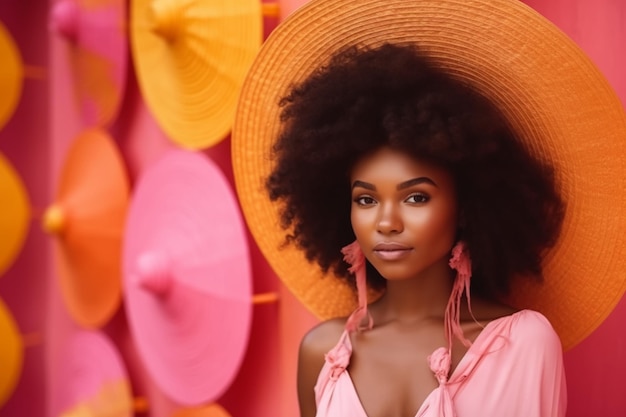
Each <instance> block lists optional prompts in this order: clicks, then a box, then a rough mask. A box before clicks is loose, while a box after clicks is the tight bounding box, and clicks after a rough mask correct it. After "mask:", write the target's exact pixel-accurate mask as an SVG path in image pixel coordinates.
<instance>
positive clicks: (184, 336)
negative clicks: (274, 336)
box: [123, 150, 252, 405]
mask: <svg viewBox="0 0 626 417" xmlns="http://www.w3.org/2000/svg"><path fill="white" fill-rule="evenodd" d="M123 274H124V295H125V307H126V311H127V314H128V318H129V322H130V327H131V329H132V332H133V334H134V337H135V340H136V343H137V347H138V351H139V353H140V355H141V357H142V358H143V360H144V363H145V365H146V368H147V369H148V371H149V372H150V374H151V375H152V377H153V378H154V380H155V381H156V383H157V384H158V385H159V386H160V387H161V389H163V390H164V391H165V392H166V393H167V394H168V395H169V396H171V397H172V399H174V400H175V401H177V402H179V403H181V404H184V405H197V404H201V403H202V404H204V403H207V402H210V401H213V400H214V399H216V398H218V397H219V396H220V395H221V394H222V392H223V391H224V390H225V389H226V388H228V386H229V385H230V383H231V382H232V380H233V379H234V377H235V375H236V373H237V372H238V368H239V366H240V364H241V361H242V359H243V356H244V353H245V350H246V345H247V342H248V336H249V330H250V325H251V313H252V311H251V310H252V295H251V291H252V288H251V286H252V285H251V268H250V260H249V254H248V246H247V240H246V233H245V229H244V223H243V220H242V217H241V214H240V211H239V207H238V204H237V200H236V199H235V195H234V192H233V190H232V188H231V187H230V185H229V184H228V183H227V181H226V179H225V178H224V176H223V174H222V172H221V171H220V170H219V169H218V168H217V167H216V165H214V163H213V162H212V161H211V160H210V159H209V158H207V157H205V156H204V155H202V154H199V153H193V152H188V151H182V150H175V151H171V152H170V153H168V154H167V155H166V156H165V157H164V158H163V159H162V160H161V161H159V162H158V163H157V164H155V165H153V166H152V167H151V168H149V169H148V171H146V172H145V173H144V175H143V176H142V177H141V178H140V180H139V182H138V184H137V186H136V189H135V192H134V195H133V197H132V199H131V205H130V210H129V213H128V221H127V225H126V235H125V239H124V250H123Z"/></svg>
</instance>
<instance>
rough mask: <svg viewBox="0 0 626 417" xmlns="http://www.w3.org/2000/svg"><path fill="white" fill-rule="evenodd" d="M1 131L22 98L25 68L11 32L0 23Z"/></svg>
mask: <svg viewBox="0 0 626 417" xmlns="http://www.w3.org/2000/svg"><path fill="white" fill-rule="evenodd" d="M0 62H2V65H0V92H2V93H0V129H2V128H3V127H4V125H5V124H6V122H7V121H8V120H9V119H10V118H11V116H12V115H13V112H14V111H15V108H16V107H17V104H18V103H19V100H20V96H21V95H22V81H23V79H24V66H23V64H22V57H21V55H20V52H19V49H18V47H17V45H16V44H15V42H14V41H13V38H12V37H11V34H10V33H9V31H8V30H7V29H6V28H5V26H4V25H3V24H2V22H0Z"/></svg>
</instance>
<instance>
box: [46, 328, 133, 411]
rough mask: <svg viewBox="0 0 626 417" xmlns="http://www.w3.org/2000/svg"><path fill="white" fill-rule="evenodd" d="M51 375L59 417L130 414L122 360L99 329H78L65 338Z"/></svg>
mask: <svg viewBox="0 0 626 417" xmlns="http://www.w3.org/2000/svg"><path fill="white" fill-rule="evenodd" d="M57 369H58V372H56V373H55V374H53V375H52V378H53V380H54V381H55V383H54V386H53V388H52V393H53V398H52V403H53V408H58V409H60V410H61V411H60V412H61V414H60V415H61V417H84V416H92V417H132V416H133V415H134V412H133V411H134V405H133V397H132V392H131V387H130V381H129V379H128V376H127V373H126V369H125V368H124V363H123V362H122V359H121V357H120V356H119V353H118V351H117V349H116V348H115V346H114V345H113V344H112V343H111V341H110V340H109V339H108V338H107V337H106V336H105V335H104V334H103V333H101V332H99V331H87V330H80V331H78V332H77V333H75V334H73V335H72V336H71V337H70V338H68V340H67V341H66V346H65V348H64V350H63V354H62V357H61V361H60V363H59V366H58V368H57Z"/></svg>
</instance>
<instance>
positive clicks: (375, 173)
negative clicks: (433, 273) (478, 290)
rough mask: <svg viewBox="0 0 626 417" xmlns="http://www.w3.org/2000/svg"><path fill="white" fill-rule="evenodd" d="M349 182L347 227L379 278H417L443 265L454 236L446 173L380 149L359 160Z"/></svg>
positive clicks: (453, 200)
mask: <svg viewBox="0 0 626 417" xmlns="http://www.w3.org/2000/svg"><path fill="white" fill-rule="evenodd" d="M350 181H351V186H352V206H351V221H352V228H353V230H354V233H355V235H356V238H357V240H358V242H359V244H360V246H361V249H362V250H363V253H364V254H365V257H366V258H367V259H368V260H369V261H370V262H371V263H372V265H373V266H374V267H375V268H376V269H377V270H378V272H379V273H380V274H381V275H382V276H383V277H385V278H386V279H387V280H400V279H408V278H417V277H420V276H422V274H425V273H428V271H430V270H434V269H432V268H431V267H433V266H435V265H437V267H438V268H439V267H441V263H442V262H445V263H446V264H447V262H448V257H449V253H450V249H451V248H452V245H453V244H454V239H455V236H456V231H457V200H456V190H455V186H454V182H453V179H452V176H451V175H450V173H449V172H447V171H446V170H444V169H442V168H439V167H437V166H434V165H431V164H428V163H423V162H420V161H417V160H415V159H413V158H412V157H410V156H408V155H406V154H404V153H402V152H400V151H395V150H392V149H390V148H387V147H384V148H381V149H380V150H377V151H376V152H374V153H372V154H370V155H367V156H366V157H364V158H363V159H362V160H360V161H359V162H358V163H357V164H356V165H355V167H354V169H353V170H352V173H351V177H350ZM439 270H440V269H439Z"/></svg>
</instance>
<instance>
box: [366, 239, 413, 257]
mask: <svg viewBox="0 0 626 417" xmlns="http://www.w3.org/2000/svg"><path fill="white" fill-rule="evenodd" d="M411 250H412V248H411V247H409V246H406V245H403V244H401V243H396V242H384V243H379V244H377V245H376V246H374V255H376V256H377V257H378V258H380V259H382V260H385V261H396V260H398V259H402V258H404V257H406V256H408V255H409V253H410V252H411Z"/></svg>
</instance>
